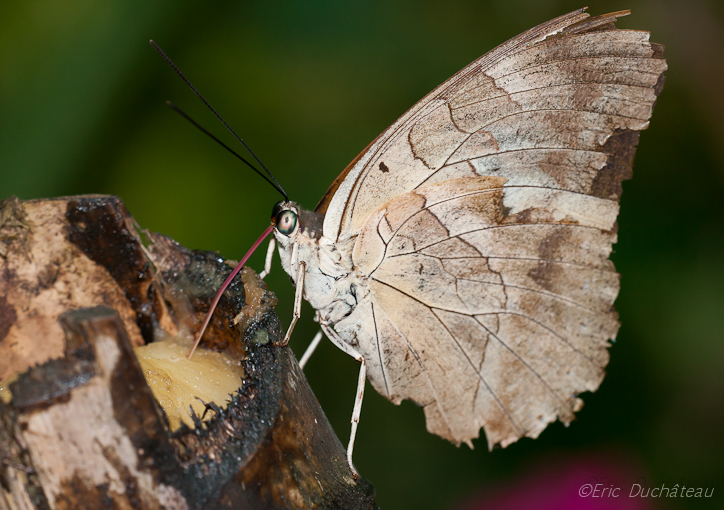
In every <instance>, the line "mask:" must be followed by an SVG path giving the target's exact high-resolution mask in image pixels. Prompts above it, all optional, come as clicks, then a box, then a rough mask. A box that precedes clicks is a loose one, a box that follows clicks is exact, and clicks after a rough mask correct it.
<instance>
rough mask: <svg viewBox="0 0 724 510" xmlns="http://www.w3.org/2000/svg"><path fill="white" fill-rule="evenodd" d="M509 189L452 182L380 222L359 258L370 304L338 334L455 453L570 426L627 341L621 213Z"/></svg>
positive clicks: (561, 195) (563, 195)
mask: <svg viewBox="0 0 724 510" xmlns="http://www.w3.org/2000/svg"><path fill="white" fill-rule="evenodd" d="M506 184H507V181H506V179H505V178H501V177H463V178H457V179H450V180H447V181H444V182H442V183H435V184H429V185H425V186H422V187H420V188H418V189H417V190H415V191H412V192H409V193H406V194H403V195H401V196H400V197H397V198H395V199H394V200H392V201H390V202H389V203H388V204H387V205H386V206H385V207H383V208H381V209H379V210H378V211H376V212H375V213H374V214H373V215H372V216H371V217H370V218H369V219H368V221H367V222H366V223H365V225H364V227H363V229H362V230H361V232H360V234H359V236H358V238H357V240H356V242H355V248H354V252H353V261H354V263H355V266H356V267H357V268H358V271H359V272H361V273H362V274H364V275H365V276H366V278H367V282H368V285H369V288H370V299H369V301H368V302H366V303H364V305H361V306H358V307H357V308H356V309H355V311H354V312H353V313H352V315H350V316H349V317H348V318H346V319H345V320H344V321H342V322H340V323H338V324H337V325H336V327H335V329H337V331H338V332H340V334H341V335H342V336H343V337H350V336H352V335H353V336H354V337H355V338H356V339H357V342H358V346H357V347H356V348H357V350H358V351H359V352H360V354H362V355H363V356H364V357H365V359H366V360H367V370H368V376H369V378H370V381H371V382H372V384H373V385H374V386H375V388H376V389H377V390H378V391H379V392H380V393H381V394H383V395H385V396H386V397H388V398H389V399H390V400H392V401H393V402H399V401H400V400H402V399H406V398H409V399H412V400H414V401H415V402H417V403H418V404H420V405H422V406H424V407H425V414H426V416H427V421H428V429H429V430H430V431H431V432H434V433H436V434H439V435H441V436H442V437H445V438H447V439H450V440H451V441H453V442H456V443H459V442H461V441H469V440H470V439H471V438H474V437H477V435H478V431H479V429H480V427H481V426H484V427H485V431H486V436H487V438H488V441H489V443H490V445H491V446H492V445H494V444H498V443H499V444H502V445H503V446H505V445H507V444H508V443H510V442H512V441H515V440H516V439H518V438H519V437H521V436H524V435H528V436H531V437H536V436H537V435H538V434H539V433H540V432H541V431H542V430H543V428H545V426H546V425H547V424H548V423H549V422H550V421H553V420H555V418H556V417H559V418H560V419H561V420H562V421H564V422H566V423H568V422H570V420H572V419H573V412H574V411H576V410H578V409H579V408H580V407H581V405H582V402H581V401H580V399H578V398H577V394H578V393H580V392H582V391H593V390H595V389H596V388H597V387H598V385H599V384H600V382H601V380H602V378H603V375H604V372H603V367H604V366H605V365H606V363H607V362H608V351H607V350H606V348H607V346H608V345H607V339H609V338H612V337H614V336H615V334H616V331H617V329H618V322H617V321H616V314H615V312H613V309H612V305H613V301H614V299H615V297H616V294H617V292H618V275H617V274H616V273H615V271H614V269H613V265H612V264H611V262H610V261H609V260H608V255H609V253H610V251H611V242H612V240H613V238H614V236H615V234H614V233H613V228H614V225H615V221H616V214H617V212H618V207H617V204H616V202H615V201H612V200H608V199H601V198H597V197H591V196H587V195H582V194H580V193H574V192H570V191H561V190H548V189H544V188H539V187H535V186H515V185H506ZM350 328H351V329H353V330H354V331H349V330H350ZM350 333H352V335H350Z"/></svg>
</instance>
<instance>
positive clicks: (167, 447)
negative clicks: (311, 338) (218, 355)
mask: <svg viewBox="0 0 724 510" xmlns="http://www.w3.org/2000/svg"><path fill="white" fill-rule="evenodd" d="M0 220H2V221H0V241H2V246H0V248H2V253H1V254H0V255H2V257H0V380H4V379H7V378H8V377H9V376H11V375H12V374H19V375H18V377H17V379H16V380H15V382H13V383H12V384H10V391H11V393H12V400H11V401H10V402H9V403H3V401H2V400H0V510H6V509H15V508H37V509H46V508H52V509H70V508H93V509H103V508H109V509H111V508H113V509H116V508H124V509H125V508H139V509H161V508H165V509H183V508H187V509H201V508H205V509H212V508H245V509H246V508H250V509H253V508H259V509H262V508H263V509H267V508H268V509H276V508H279V509H282V508H310V509H311V508H330V509H332V508H339V509H342V508H344V509H357V508H359V509H367V508H376V504H375V503H374V490H373V488H372V486H371V485H370V484H369V483H368V482H366V481H365V480H355V479H354V478H353V476H352V474H351V472H350V470H349V467H348V466H347V464H346V461H345V452H344V448H343V447H342V445H341V443H340V442H339V440H338V439H337V437H336V436H335V435H334V432H333V431H332V429H331V427H330V425H329V422H328V421H327V419H326V417H325V416H324V413H323V412H322V410H321V408H320V406H319V403H318V402H317V400H316V398H315V397H314V395H313V393H312V391H311V389H310V388H309V385H308V384H307V381H306V379H305V377H304V375H303V373H302V372H301V370H300V369H299V367H298V365H297V362H296V360H295V358H294V356H293V354H292V353H291V351H290V350H289V349H288V348H287V347H281V346H280V345H279V344H280V343H281V339H282V330H281V327H280V324H279V321H278V319H277V317H276V315H275V314H274V310H273V306H274V305H275V303H276V298H275V297H274V295H273V293H271V292H270V291H269V290H268V289H266V286H265V284H264V283H263V282H261V280H258V278H257V277H256V276H255V274H253V273H247V274H246V276H245V279H244V280H243V281H242V279H240V278H239V279H238V280H239V281H236V282H235V283H234V284H232V286H231V287H230V289H229V291H228V292H227V293H226V294H225V296H224V298H223V299H222V300H221V303H220V307H219V310H218V311H217V313H216V314H215V317H214V320H213V321H212V323H211V327H210V330H209V333H207V340H205V342H204V344H205V346H206V347H207V348H211V349H215V350H223V351H225V352H227V353H232V354H233V355H234V356H238V357H239V358H240V359H242V360H243V361H242V367H243V370H244V378H243V380H242V383H241V387H240V388H239V390H238V392H237V393H236V394H235V395H234V396H233V399H232V401H231V403H230V404H229V405H228V406H227V407H226V408H225V409H221V408H220V407H219V406H218V405H216V404H214V403H208V404H207V405H206V413H207V414H209V416H211V419H209V420H207V421H203V422H202V421H201V420H200V419H198V420H196V423H197V426H196V428H194V429H191V428H189V427H187V426H185V425H184V426H182V427H181V429H179V430H177V431H175V432H171V431H170V430H169V425H168V420H167V419H166V416H165V414H164V412H163V410H162V409H161V408H160V406H159V405H158V403H157V402H156V400H155V398H154V397H153V394H152V392H151V390H150V388H149V387H148V385H147V384H146V381H145V378H144V376H143V373H142V371H141V368H140V365H139V362H138V360H137V358H136V356H135V354H134V352H133V348H134V347H135V346H139V345H142V344H143V343H146V342H150V341H153V340H154V334H155V332H156V331H159V330H164V331H166V332H167V333H169V334H174V332H178V331H180V330H183V329H184V328H188V330H189V331H195V330H196V328H198V324H199V323H200V321H201V320H202V319H203V317H204V315H205V313H206V311H207V310H208V307H209V303H210V300H211V299H212V298H213V295H214V292H215V289H216V288H218V286H219V285H220V283H221V282H222V281H223V280H224V279H225V278H226V276H227V275H228V274H229V272H230V271H231V269H232V268H231V266H230V265H229V264H227V263H226V262H225V261H224V260H223V259H221V258H220V257H219V256H218V255H217V254H214V253H210V252H200V251H192V250H188V249H186V248H184V247H182V246H181V245H179V244H178V243H176V242H174V241H172V240H171V239H168V238H166V237H164V236H160V235H158V234H152V233H149V232H146V231H143V230H142V229H140V228H139V227H138V225H137V224H136V223H135V221H134V220H133V219H132V217H131V216H130V215H129V214H128V212H127V211H126V209H125V207H124V206H123V204H122V203H121V202H120V200H118V199H117V198H115V197H101V196H93V197H71V198H67V199H53V200H36V201H29V202H20V201H18V200H16V199H13V200H8V201H5V202H3V203H1V204H0ZM241 310H244V317H245V318H246V319H245V320H244V321H242V322H240V323H238V324H237V325H234V322H233V319H234V317H236V316H237V315H238V314H239V312H240V311H241Z"/></svg>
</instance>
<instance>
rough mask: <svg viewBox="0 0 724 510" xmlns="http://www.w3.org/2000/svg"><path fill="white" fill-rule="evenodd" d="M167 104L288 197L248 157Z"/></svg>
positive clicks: (178, 109) (179, 109) (181, 111)
mask: <svg viewBox="0 0 724 510" xmlns="http://www.w3.org/2000/svg"><path fill="white" fill-rule="evenodd" d="M166 105H168V106H169V107H170V108H171V109H172V110H173V111H175V112H176V113H178V114H179V115H181V116H182V117H183V118H184V119H186V120H187V121H189V122H190V123H191V124H193V125H194V127H196V129H198V130H199V131H201V132H202V133H204V134H205V135H206V136H208V137H209V138H211V139H212V140H214V141H215V142H216V143H218V144H219V145H221V146H222V147H223V148H224V149H226V150H227V151H229V152H230V153H232V154H233V155H234V156H236V157H237V158H239V159H240V160H241V161H242V162H243V163H244V164H245V165H246V166H248V167H249V168H251V169H252V170H254V171H255V172H256V173H258V174H259V175H260V176H261V178H262V179H264V180H265V181H266V182H268V183H269V184H271V185H272V187H273V188H274V189H275V190H277V191H279V192H280V193H281V194H282V195H283V196H284V198H285V199H287V196H286V195H285V194H284V193H283V190H280V189H279V188H277V186H276V184H274V183H273V182H272V181H270V180H269V178H268V177H267V176H266V175H264V174H263V173H261V172H260V171H259V170H258V169H257V168H256V167H255V166H254V165H252V164H251V163H249V162H248V161H247V160H246V159H244V158H243V157H241V156H239V154H237V153H236V152H235V151H234V150H233V149H232V148H230V147H229V146H228V145H226V144H225V143H224V142H222V141H221V140H219V139H218V138H216V137H215V136H214V135H212V134H211V133H209V132H208V131H206V130H205V129H204V128H203V127H201V126H200V125H199V124H198V123H197V122H196V121H195V120H194V119H192V118H191V117H189V116H188V115H187V114H186V113H185V112H184V111H183V110H182V109H181V108H179V107H178V106H176V105H175V104H173V103H172V102H171V101H166Z"/></svg>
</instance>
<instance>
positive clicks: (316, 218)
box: [271, 200, 324, 246]
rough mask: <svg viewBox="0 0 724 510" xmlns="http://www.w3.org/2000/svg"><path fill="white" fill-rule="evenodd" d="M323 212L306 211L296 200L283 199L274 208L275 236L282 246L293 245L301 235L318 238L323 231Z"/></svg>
mask: <svg viewBox="0 0 724 510" xmlns="http://www.w3.org/2000/svg"><path fill="white" fill-rule="evenodd" d="M323 220H324V216H323V215H322V214H319V213H316V212H312V211H306V210H304V209H302V208H301V207H299V206H298V205H297V203H296V202H291V201H287V200H282V201H280V202H277V203H276V204H275V205H274V208H273V209H272V214H271V221H272V225H274V237H275V238H276V239H277V241H278V242H279V243H280V245H282V246H291V245H292V244H294V243H295V242H298V241H299V238H300V236H301V237H307V238H309V239H317V238H318V237H319V236H320V235H321V233H322V222H323Z"/></svg>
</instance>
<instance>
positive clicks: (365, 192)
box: [317, 10, 666, 240]
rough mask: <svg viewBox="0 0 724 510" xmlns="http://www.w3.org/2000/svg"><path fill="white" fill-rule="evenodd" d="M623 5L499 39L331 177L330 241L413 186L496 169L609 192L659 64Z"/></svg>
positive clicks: (650, 97) (623, 174)
mask: <svg viewBox="0 0 724 510" xmlns="http://www.w3.org/2000/svg"><path fill="white" fill-rule="evenodd" d="M622 14H627V13H626V12H622V13H613V14H608V15H604V16H599V17H595V18H588V15H587V14H586V13H584V12H583V11H582V10H580V11H575V12H573V13H570V14H567V15H564V16H561V17H559V18H556V19H554V20H551V21H549V22H547V23H544V24H542V25H540V26H538V27H536V28H533V29H531V30H529V31H527V32H525V33H523V34H521V35H519V36H518V37H516V38H514V39H511V40H510V41H508V42H506V43H504V44H502V45H501V46H499V47H498V48H496V49H494V50H493V51H491V52H489V53H488V54H486V55H484V56H483V57H481V58H480V59H478V60H476V61H475V62H473V63H472V64H470V65H469V66H468V67H466V68H465V69H463V70H462V71H460V72H459V73H457V74H456V75H455V76H453V77H452V78H450V79H449V80H448V81H446V82H445V83H443V84H442V85H441V86H440V87H438V88H437V89H436V90H434V91H433V92H431V93H430V94H428V96H426V97H425V98H424V99H423V100H421V101H420V102H419V103H417V104H416V105H415V106H414V107H413V108H411V109H410V110H409V111H408V112H407V113H406V114H405V115H403V116H402V117H400V119H399V120H398V121H397V122H395V123H394V124H393V125H392V126H390V127H389V128H388V129H387V130H386V131H385V132H384V133H382V135H380V137H378V138H377V140H375V141H374V142H373V143H372V144H370V146H368V147H367V148H366V149H365V150H364V151H363V152H362V154H360V155H359V156H358V157H357V158H356V159H355V161H353V162H352V164H350V166H349V167H348V168H347V169H345V171H344V172H343V173H342V175H340V176H339V177H338V179H337V180H336V181H335V183H334V184H333V185H332V186H331V187H330V190H329V191H328V192H327V194H326V195H325V197H324V198H323V199H322V201H321V202H320V204H319V206H318V207H317V210H319V211H321V212H325V221H324V234H325V236H326V237H328V238H330V239H333V240H344V239H347V238H350V237H354V236H355V235H357V233H358V232H359V230H360V229H361V228H362V225H363V224H364V222H365V221H366V220H367V218H368V217H369V215H370V214H371V213H372V212H373V211H374V210H376V209H377V208H378V207H380V206H382V205H383V204H385V203H386V202H388V201H389V200H392V199H393V198H395V197H397V196H399V195H401V194H403V193H407V192H409V191H412V190H414V189H416V188H418V187H419V186H422V185H424V184H428V183H431V182H440V181H443V180H446V179H450V178H456V177H463V176H473V175H498V176H503V177H506V178H507V179H508V181H507V183H506V185H517V184H527V185H537V186H541V187H547V188H551V189H562V190H570V191H576V192H579V193H585V194H588V195H593V196H597V197H602V198H610V199H612V200H617V199H618V198H619V196H620V193H621V181H622V180H623V179H626V178H629V177H630V175H631V164H632V161H633V154H634V151H635V147H636V144H637V143H638V132H639V131H640V130H642V129H645V128H646V127H647V126H648V119H649V118H650V116H651V112H652V108H653V105H654V102H655V100H656V96H657V95H658V93H659V92H660V91H661V88H662V86H663V76H662V73H663V71H664V70H665V69H666V62H665V60H663V57H662V53H663V48H662V47H661V46H660V45H658V44H655V43H650V42H649V40H648V39H649V33H648V32H642V31H634V30H618V29H616V28H615V27H614V25H613V22H614V21H615V20H616V17H617V16H620V15H622Z"/></svg>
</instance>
